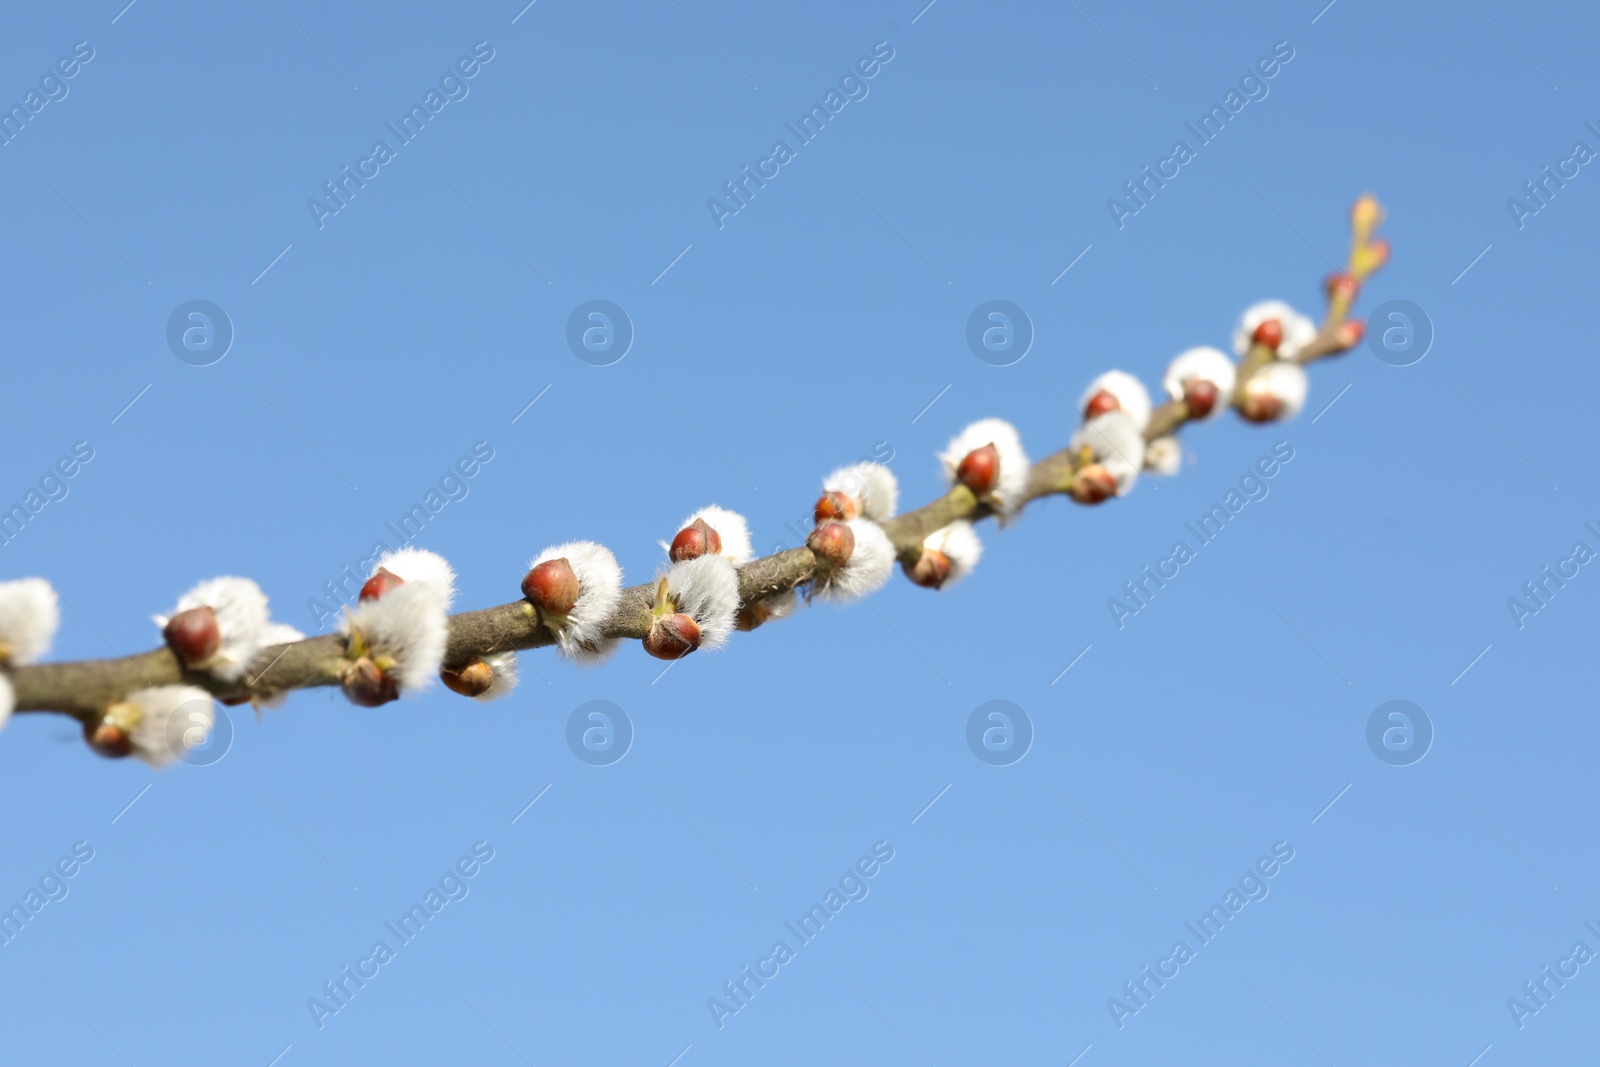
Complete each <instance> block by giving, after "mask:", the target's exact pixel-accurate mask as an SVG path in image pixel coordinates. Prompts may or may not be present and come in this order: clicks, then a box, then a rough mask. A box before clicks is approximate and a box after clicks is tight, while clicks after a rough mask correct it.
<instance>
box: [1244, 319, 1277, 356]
mask: <svg viewBox="0 0 1600 1067" xmlns="http://www.w3.org/2000/svg"><path fill="white" fill-rule="evenodd" d="M1250 341H1251V343H1252V344H1258V345H1266V346H1267V347H1268V348H1270V349H1272V350H1273V351H1274V352H1276V351H1277V350H1278V346H1279V345H1281V344H1283V323H1282V322H1280V321H1279V320H1278V319H1267V320H1265V321H1263V322H1262V323H1261V325H1260V326H1257V327H1256V332H1255V333H1253V334H1251V335H1250Z"/></svg>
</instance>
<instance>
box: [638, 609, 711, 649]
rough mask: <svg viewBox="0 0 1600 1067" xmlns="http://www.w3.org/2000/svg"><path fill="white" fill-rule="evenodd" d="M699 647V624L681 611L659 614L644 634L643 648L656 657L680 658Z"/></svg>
mask: <svg viewBox="0 0 1600 1067" xmlns="http://www.w3.org/2000/svg"><path fill="white" fill-rule="evenodd" d="M699 647H700V626H699V624H698V623H696V622H695V621H694V620H693V619H691V618H690V617H689V616H687V615H684V614H682V613H679V614H675V615H661V616H658V617H656V618H655V619H654V620H653V621H652V622H651V623H650V631H649V632H648V633H646V634H645V635H644V650H645V651H646V652H648V653H650V654H651V655H652V656H654V657H655V658H656V659H682V658H683V657H684V656H687V655H688V654H689V653H691V652H693V651H694V650H695V649H697V648H699Z"/></svg>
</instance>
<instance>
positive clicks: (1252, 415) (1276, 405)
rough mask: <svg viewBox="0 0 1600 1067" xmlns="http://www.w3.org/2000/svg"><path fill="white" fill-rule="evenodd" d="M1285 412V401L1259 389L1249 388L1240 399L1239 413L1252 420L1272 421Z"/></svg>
mask: <svg viewBox="0 0 1600 1067" xmlns="http://www.w3.org/2000/svg"><path fill="white" fill-rule="evenodd" d="M1282 413H1283V401H1282V400H1280V399H1279V398H1278V397H1276V396H1274V395H1273V394H1271V393H1269V392H1267V391H1265V390H1258V389H1247V390H1245V394H1244V397H1243V399H1241V400H1240V401H1239V414H1241V415H1243V416H1244V417H1245V419H1247V420H1248V421H1250V422H1272V421H1273V420H1275V419H1276V418H1277V417H1278V416H1279V415H1281V414H1282Z"/></svg>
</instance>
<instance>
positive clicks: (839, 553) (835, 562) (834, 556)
mask: <svg viewBox="0 0 1600 1067" xmlns="http://www.w3.org/2000/svg"><path fill="white" fill-rule="evenodd" d="M806 547H807V548H809V549H811V551H812V552H813V553H815V554H816V556H817V558H818V559H820V560H822V561H823V562H824V563H826V564H827V565H828V566H830V567H843V566H844V565H845V564H846V563H849V562H850V556H851V554H852V553H854V552H855V550H856V535H855V532H854V531H853V530H851V529H850V527H848V526H846V525H845V524H844V523H842V522H825V523H823V524H822V525H820V526H818V527H817V528H816V529H815V530H812V531H811V536H810V537H807V538H806Z"/></svg>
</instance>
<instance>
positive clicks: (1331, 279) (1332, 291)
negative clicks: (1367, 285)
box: [1322, 270, 1361, 304]
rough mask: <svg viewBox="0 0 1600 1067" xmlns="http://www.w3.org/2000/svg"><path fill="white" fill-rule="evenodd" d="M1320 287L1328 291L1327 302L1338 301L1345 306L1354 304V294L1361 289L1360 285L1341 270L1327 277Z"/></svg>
mask: <svg viewBox="0 0 1600 1067" xmlns="http://www.w3.org/2000/svg"><path fill="white" fill-rule="evenodd" d="M1322 285H1323V288H1325V289H1326V290H1327V291H1328V299H1329V300H1338V301H1341V302H1343V303H1346V304H1351V303H1354V302H1355V299H1356V293H1357V292H1358V291H1360V289H1361V283H1360V282H1358V281H1356V280H1355V279H1354V278H1352V277H1350V275H1348V274H1346V273H1345V272H1344V271H1342V270H1338V271H1334V272H1333V273H1332V274H1330V275H1328V278H1327V280H1326V281H1324V282H1323V283H1322Z"/></svg>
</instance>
